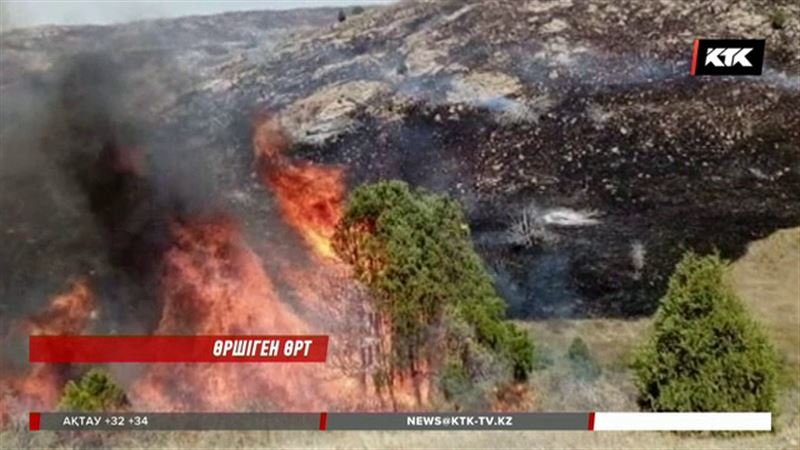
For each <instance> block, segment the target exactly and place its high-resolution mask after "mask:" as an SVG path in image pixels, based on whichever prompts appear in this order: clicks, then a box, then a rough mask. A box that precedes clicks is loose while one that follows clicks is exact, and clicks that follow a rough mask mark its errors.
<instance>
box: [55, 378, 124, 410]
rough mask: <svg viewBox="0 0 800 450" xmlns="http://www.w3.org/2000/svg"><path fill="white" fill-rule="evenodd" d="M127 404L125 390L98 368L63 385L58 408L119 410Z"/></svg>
mask: <svg viewBox="0 0 800 450" xmlns="http://www.w3.org/2000/svg"><path fill="white" fill-rule="evenodd" d="M127 406H128V399H127V397H126V396H125V392H124V391H123V390H122V388H120V387H119V386H117V384H116V383H115V382H114V380H112V379H111V376H110V375H109V374H108V373H107V372H105V371H103V370H99V369H93V370H90V371H89V372H87V373H86V374H85V375H83V377H81V378H80V380H78V381H77V382H76V381H70V382H68V383H67V385H66V386H65V387H64V395H63V396H62V397H61V404H60V405H59V407H60V409H62V410H64V411H85V412H102V411H119V410H121V409H125V408H126V407H127Z"/></svg>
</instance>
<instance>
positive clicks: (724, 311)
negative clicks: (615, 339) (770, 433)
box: [634, 253, 778, 411]
mask: <svg viewBox="0 0 800 450" xmlns="http://www.w3.org/2000/svg"><path fill="white" fill-rule="evenodd" d="M726 270H727V264H726V263H725V262H724V261H722V260H721V259H720V258H719V256H717V255H712V256H705V257H701V256H698V255H696V254H694V253H688V254H686V255H685V256H684V257H683V259H682V261H681V262H680V263H679V264H678V265H677V267H676V269H675V273H674V274H673V275H672V277H671V278H670V281H669V287H668V290H667V293H666V295H665V296H664V298H662V300H661V305H660V307H659V310H658V311H657V313H656V316H655V324H654V332H653V334H652V336H650V338H649V340H648V341H647V342H646V343H645V344H644V345H643V347H642V348H641V349H640V350H639V352H638V354H637V355H636V358H635V362H634V370H635V375H636V385H637V387H638V389H639V396H640V398H639V401H640V404H641V406H642V407H643V408H645V409H648V410H653V411H771V410H772V409H773V406H774V403H775V395H776V389H777V387H776V383H777V372H778V369H777V362H776V358H775V353H774V350H773V348H772V346H771V345H770V343H769V342H768V340H767V338H766V336H765V335H764V333H763V332H762V330H761V329H760V328H759V326H758V324H757V323H756V322H755V321H754V320H752V319H751V318H750V317H749V316H748V314H747V311H746V310H745V308H744V306H743V304H742V302H741V301H740V300H739V299H738V298H737V297H736V295H735V294H734V293H733V291H732V290H731V288H730V287H729V286H727V285H726V283H725V280H724V277H725V273H726Z"/></svg>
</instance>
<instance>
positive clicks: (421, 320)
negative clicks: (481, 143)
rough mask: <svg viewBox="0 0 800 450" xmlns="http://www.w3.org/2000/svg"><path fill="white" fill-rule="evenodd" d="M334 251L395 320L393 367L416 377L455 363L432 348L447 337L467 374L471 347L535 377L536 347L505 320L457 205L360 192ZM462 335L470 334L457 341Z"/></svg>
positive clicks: (406, 193)
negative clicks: (431, 362) (425, 363)
mask: <svg viewBox="0 0 800 450" xmlns="http://www.w3.org/2000/svg"><path fill="white" fill-rule="evenodd" d="M334 248H335V249H336V251H337V252H338V254H339V255H340V256H341V257H342V259H343V260H345V261H346V262H348V263H350V264H352V265H353V267H354V270H355V274H356V277H357V278H359V279H360V280H361V281H363V282H364V283H365V284H366V285H367V286H369V287H370V289H371V290H372V292H373V295H374V297H375V298H376V300H377V302H378V304H377V306H378V310H379V311H381V312H382V313H384V314H385V316H386V317H388V318H389V319H390V324H391V333H392V352H393V355H392V357H393V358H392V360H393V364H394V367H396V368H398V369H401V370H408V369H412V368H413V367H414V364H416V362H418V361H421V360H425V359H426V358H429V357H431V356H436V359H440V360H448V359H451V358H450V356H451V355H438V354H436V355H433V354H435V353H436V352H438V351H439V350H438V349H437V348H435V346H433V345H431V344H430V343H431V342H432V341H434V340H435V339H438V338H437V336H438V337H441V334H442V333H443V334H444V335H445V337H447V336H448V335H449V336H450V337H452V336H453V335H454V334H457V335H459V338H458V339H449V341H450V342H455V343H456V344H455V345H449V346H448V347H449V348H450V350H449V351H450V352H451V353H452V354H453V355H454V357H457V358H460V359H461V360H462V362H461V363H459V364H456V365H455V366H454V367H457V366H464V367H468V361H467V360H468V359H469V352H468V348H469V346H468V345H466V343H467V341H469V343H470V344H473V343H474V344H475V345H479V346H483V347H485V348H487V349H490V350H491V351H492V352H493V353H494V354H495V355H497V356H498V357H499V358H500V359H501V360H503V361H507V362H508V363H509V367H511V369H512V373H513V376H514V378H516V379H518V380H523V379H525V378H526V377H527V376H528V374H529V373H530V371H531V370H532V368H533V344H532V342H531V340H530V339H529V338H528V336H527V334H525V333H524V332H523V331H521V330H519V329H518V328H517V327H515V326H514V325H513V324H512V323H510V322H507V321H505V320H504V317H505V304H504V302H503V300H502V299H500V298H499V297H498V296H497V294H496V293H495V291H494V287H493V285H492V281H491V278H490V277H489V275H488V273H487V272H486V270H485V269H484V267H483V264H482V262H481V260H480V258H479V257H478V255H477V254H476V253H475V251H474V249H473V247H472V243H471V241H470V239H469V228H468V226H467V225H466V223H465V221H464V217H463V215H462V212H461V209H460V207H459V206H458V204H457V203H456V202H454V201H452V200H450V199H448V198H446V197H444V196H439V195H433V194H430V193H427V192H425V191H422V190H412V189H410V188H409V187H408V185H406V184H405V183H402V182H399V181H388V182H379V183H375V184H370V185H365V186H361V187H359V188H358V189H356V190H355V191H354V192H353V194H352V196H351V198H350V200H349V202H348V205H347V210H346V212H345V215H344V218H343V219H342V221H341V222H340V224H339V227H338V230H337V233H336V236H335V237H334ZM445 318H447V320H445ZM459 327H462V328H463V327H465V328H467V329H468V330H467V331H463V330H461V331H458V332H457V333H456V332H455V329H456V328H459ZM462 335H463V336H462ZM467 335H468V336H467ZM453 373H455V372H452V371H451V375H452V376H451V377H450V378H451V379H452V381H454V382H455V384H460V382H459V380H460V378H459V376H455V375H453Z"/></svg>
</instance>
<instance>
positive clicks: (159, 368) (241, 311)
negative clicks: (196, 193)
mask: <svg viewBox="0 0 800 450" xmlns="http://www.w3.org/2000/svg"><path fill="white" fill-rule="evenodd" d="M172 233H173V239H174V243H173V245H172V247H171V248H170V249H169V250H168V251H167V252H166V255H165V260H164V269H163V273H162V290H163V302H164V308H163V314H162V317H161V322H160V324H159V326H158V330H157V333H158V334H303V333H308V332H309V327H308V325H307V324H306V323H305V322H304V321H303V320H302V319H300V318H299V317H298V316H297V315H296V314H295V313H294V312H293V311H292V310H291V309H290V308H289V307H288V306H287V305H286V304H284V303H282V302H281V301H280V299H279V298H278V296H277V294H276V292H275V288H274V286H273V284H272V282H271V281H270V279H269V278H268V276H267V275H266V273H265V272H264V271H263V269H262V265H261V261H260V259H259V258H258V256H256V254H255V253H253V251H252V250H251V249H250V248H249V247H248V246H247V245H246V243H245V242H244V239H243V238H242V236H241V234H240V233H239V230H238V228H237V226H236V225H235V224H234V223H233V222H232V221H230V220H229V219H226V218H213V219H204V220H197V221H193V222H188V223H181V224H178V223H175V224H173V228H172ZM317 372H319V370H318V369H314V368H312V367H309V366H305V365H289V364H275V365H265V364H248V363H234V364H192V365H188V364H187V365H174V364H173V365H160V364H156V365H153V366H151V367H150V369H149V370H148V372H147V373H146V374H145V376H144V377H143V378H142V379H140V380H139V381H138V382H137V383H136V385H135V386H134V388H133V390H132V393H131V400H132V402H133V403H134V405H143V406H144V405H146V407H147V408H151V409H155V410H166V411H175V410H178V411H186V410H208V411H212V410H228V411H230V410H253V409H256V410H258V409H262V410H263V409H270V408H280V409H281V410H297V409H300V410H314V409H319V408H321V407H323V404H324V403H325V402H326V400H327V399H329V398H330V397H329V396H327V395H326V393H325V392H324V391H323V386H322V384H321V382H320V380H318V379H317V378H318V373H317Z"/></svg>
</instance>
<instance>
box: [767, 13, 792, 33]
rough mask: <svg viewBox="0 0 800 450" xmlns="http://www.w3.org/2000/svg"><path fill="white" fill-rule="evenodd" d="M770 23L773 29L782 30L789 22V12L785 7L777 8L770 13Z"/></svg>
mask: <svg viewBox="0 0 800 450" xmlns="http://www.w3.org/2000/svg"><path fill="white" fill-rule="evenodd" d="M769 23H770V25H771V26H772V28H773V29H776V30H782V29H784V28H786V25H787V24H788V23H789V14H788V13H787V12H786V11H784V10H783V9H780V8H776V9H774V10H772V12H771V13H770V14H769Z"/></svg>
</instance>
